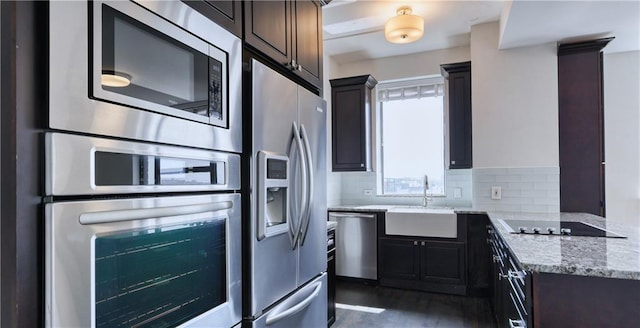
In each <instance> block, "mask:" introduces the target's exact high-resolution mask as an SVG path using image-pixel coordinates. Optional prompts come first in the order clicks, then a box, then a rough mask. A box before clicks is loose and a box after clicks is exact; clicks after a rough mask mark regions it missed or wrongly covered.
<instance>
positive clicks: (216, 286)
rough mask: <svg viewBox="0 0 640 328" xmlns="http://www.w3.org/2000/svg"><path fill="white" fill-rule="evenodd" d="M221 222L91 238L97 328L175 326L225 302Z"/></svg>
mask: <svg viewBox="0 0 640 328" xmlns="http://www.w3.org/2000/svg"><path fill="white" fill-rule="evenodd" d="M225 225H226V220H225V219H217V220H213V221H208V222H198V223H191V224H182V225H177V226H171V227H158V228H155V229H147V230H142V231H135V232H126V233H117V234H112V235H106V236H99V237H97V238H96V239H95V313H96V318H95V320H96V322H95V324H96V327H175V326H176V325H179V324H181V323H184V322H186V321H188V320H190V319H193V318H194V317H196V316H198V315H200V314H202V313H204V312H206V311H208V310H210V309H213V308H215V307H216V306H218V305H220V304H223V303H225V302H226V298H227V288H226V286H227V275H226V272H227V266H226V257H227V254H226V253H227V252H226V238H225V232H226V227H225Z"/></svg>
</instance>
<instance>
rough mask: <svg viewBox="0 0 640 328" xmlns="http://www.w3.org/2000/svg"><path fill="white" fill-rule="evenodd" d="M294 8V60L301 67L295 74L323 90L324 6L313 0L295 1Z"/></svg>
mask: <svg viewBox="0 0 640 328" xmlns="http://www.w3.org/2000/svg"><path fill="white" fill-rule="evenodd" d="M292 6H293V11H294V13H295V19H294V20H293V22H294V24H293V26H294V34H293V35H295V38H294V41H293V45H294V48H295V51H294V53H295V55H294V59H295V60H296V63H297V64H298V65H299V66H298V69H297V70H295V72H296V74H298V75H299V76H300V77H302V78H303V79H305V80H306V81H308V82H309V83H311V84H313V85H314V86H316V87H318V88H322V6H321V4H320V3H319V2H316V1H311V0H305V1H294V2H293V3H292Z"/></svg>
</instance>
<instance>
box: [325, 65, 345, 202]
mask: <svg viewBox="0 0 640 328" xmlns="http://www.w3.org/2000/svg"><path fill="white" fill-rule="evenodd" d="M323 61H324V65H323V71H322V74H323V76H324V77H325V78H324V81H323V85H322V90H323V97H324V100H325V101H326V102H327V170H328V172H327V205H328V206H334V205H339V204H340V203H341V202H342V201H341V186H342V176H341V175H340V174H339V173H334V172H333V171H332V169H331V165H332V164H331V161H332V156H331V154H332V152H331V148H332V144H331V83H329V80H330V79H331V77H330V76H331V72H335V71H337V70H338V63H336V61H335V60H333V59H332V58H331V57H329V56H327V55H326V54H325V55H324V58H323Z"/></svg>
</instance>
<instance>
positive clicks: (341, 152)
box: [331, 86, 369, 171]
mask: <svg viewBox="0 0 640 328" xmlns="http://www.w3.org/2000/svg"><path fill="white" fill-rule="evenodd" d="M364 88H365V87H364V86H344V87H337V88H336V87H334V88H332V89H331V98H332V103H333V105H332V106H331V111H332V112H331V113H332V115H333V117H332V120H331V122H332V134H333V136H332V146H333V147H332V152H333V154H332V155H333V156H332V161H333V170H334V171H366V170H367V159H366V158H367V140H366V135H367V133H366V131H367V120H366V113H365V111H368V110H369V105H368V104H367V99H366V97H365V92H364Z"/></svg>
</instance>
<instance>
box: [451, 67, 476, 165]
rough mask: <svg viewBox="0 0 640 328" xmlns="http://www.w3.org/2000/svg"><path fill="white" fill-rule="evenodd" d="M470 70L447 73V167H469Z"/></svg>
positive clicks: (470, 151)
mask: <svg viewBox="0 0 640 328" xmlns="http://www.w3.org/2000/svg"><path fill="white" fill-rule="evenodd" d="M471 155H472V149H471V71H467V72H456V73H451V74H449V168H450V169H462V168H471V162H472V161H471Z"/></svg>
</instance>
